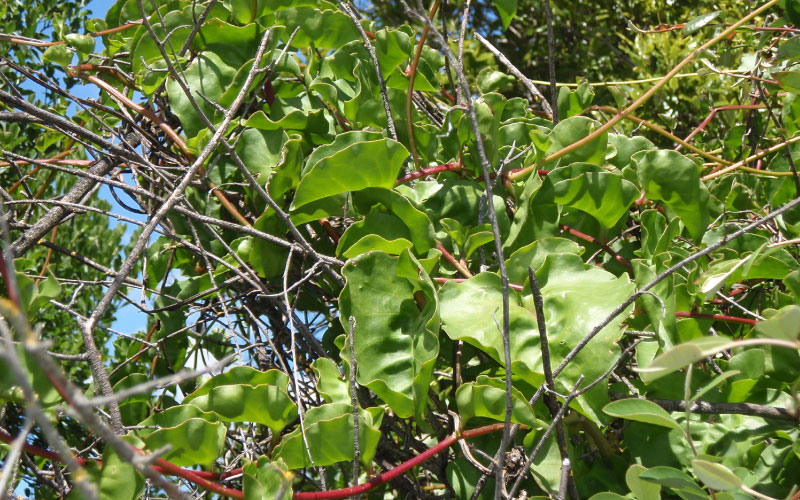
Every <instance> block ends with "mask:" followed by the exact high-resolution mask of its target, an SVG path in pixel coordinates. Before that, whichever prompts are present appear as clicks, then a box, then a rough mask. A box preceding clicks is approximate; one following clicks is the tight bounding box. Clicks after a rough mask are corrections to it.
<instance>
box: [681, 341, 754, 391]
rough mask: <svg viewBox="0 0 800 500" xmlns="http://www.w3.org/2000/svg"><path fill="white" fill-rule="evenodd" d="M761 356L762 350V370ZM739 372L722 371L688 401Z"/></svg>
mask: <svg viewBox="0 0 800 500" xmlns="http://www.w3.org/2000/svg"><path fill="white" fill-rule="evenodd" d="M747 352H762V351H759V350H758V349H754V350H752V351H745V353H747ZM742 354H744V353H742ZM763 358H764V355H763V352H762V355H761V371H763V370H764V359H763ZM729 366H730V365H729ZM740 373H741V372H740V371H739V370H729V371H726V372H724V373H721V374H719V375H718V376H716V377H714V378H713V379H712V380H711V382H709V383H707V384H706V385H704V386H703V387H702V388H701V389H699V390H698V391H697V392H696V393H695V394H694V396H692V399H690V402H694V401H697V400H698V399H700V398H702V397H703V396H705V394H706V393H707V392H708V391H710V390H711V389H713V388H714V387H716V386H718V385H719V384H721V383H722V382H724V381H726V380H728V379H729V378H731V377H735V376H736V375H739V374H740Z"/></svg>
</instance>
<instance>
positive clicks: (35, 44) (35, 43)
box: [2, 19, 142, 47]
mask: <svg viewBox="0 0 800 500" xmlns="http://www.w3.org/2000/svg"><path fill="white" fill-rule="evenodd" d="M140 24H142V20H141V19H139V20H137V21H133V22H130V23H128V24H123V25H122V26H117V27H116V28H109V29H107V30H102V31H97V32H95V33H87V34H88V35H89V36H92V37H98V36H103V35H110V34H111V33H116V32H118V31H123V30H126V29H128V28H130V27H132V26H138V25H140ZM2 40H3V41H7V42H11V43H18V44H20V45H31V46H33V47H52V46H53V45H63V44H65V43H67V42H65V41H64V40H58V41H55V42H41V41H39V40H25V39H24V38H17V37H13V36H11V37H8V38H6V37H3V38H2Z"/></svg>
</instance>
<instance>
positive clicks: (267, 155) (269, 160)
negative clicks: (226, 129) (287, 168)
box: [215, 120, 288, 185]
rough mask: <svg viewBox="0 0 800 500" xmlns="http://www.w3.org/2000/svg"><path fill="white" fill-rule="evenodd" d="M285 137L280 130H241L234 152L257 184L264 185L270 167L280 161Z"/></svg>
mask: <svg viewBox="0 0 800 500" xmlns="http://www.w3.org/2000/svg"><path fill="white" fill-rule="evenodd" d="M249 121H250V120H248V122H249ZM287 139H288V136H287V135H286V133H285V132H283V131H282V130H258V129H255V128H248V129H245V131H244V132H242V135H241V137H240V138H239V141H238V142H237V143H236V152H237V153H238V154H239V157H240V158H241V159H242V162H244V164H245V166H246V167H247V170H249V171H250V172H251V173H252V174H253V175H254V176H255V178H256V180H258V181H259V184H261V185H264V184H265V183H266V181H267V179H268V178H269V176H270V174H271V173H272V169H273V168H275V167H276V166H278V164H279V163H280V161H281V159H282V152H283V145H284V143H285V142H286V140H287ZM215 170H217V169H215Z"/></svg>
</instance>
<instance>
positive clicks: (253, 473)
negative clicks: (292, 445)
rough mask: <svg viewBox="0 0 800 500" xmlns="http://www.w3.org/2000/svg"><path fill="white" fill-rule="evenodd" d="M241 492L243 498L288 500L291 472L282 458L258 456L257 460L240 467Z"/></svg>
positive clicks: (290, 491)
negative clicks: (271, 460)
mask: <svg viewBox="0 0 800 500" xmlns="http://www.w3.org/2000/svg"><path fill="white" fill-rule="evenodd" d="M242 494H243V495H244V500H290V499H291V498H292V473H291V472H289V471H287V470H286V464H285V463H284V462H283V461H282V460H277V461H275V462H270V461H269V459H268V458H267V457H258V462H250V463H248V464H246V465H245V466H244V467H242Z"/></svg>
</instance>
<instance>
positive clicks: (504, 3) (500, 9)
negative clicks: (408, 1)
mask: <svg viewBox="0 0 800 500" xmlns="http://www.w3.org/2000/svg"><path fill="white" fill-rule="evenodd" d="M492 3H494V6H495V8H496V9H497V13H498V14H500V21H502V23H503V29H504V30H507V29H508V26H509V25H510V24H511V21H512V20H513V19H514V16H515V15H516V14H517V0H492Z"/></svg>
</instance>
